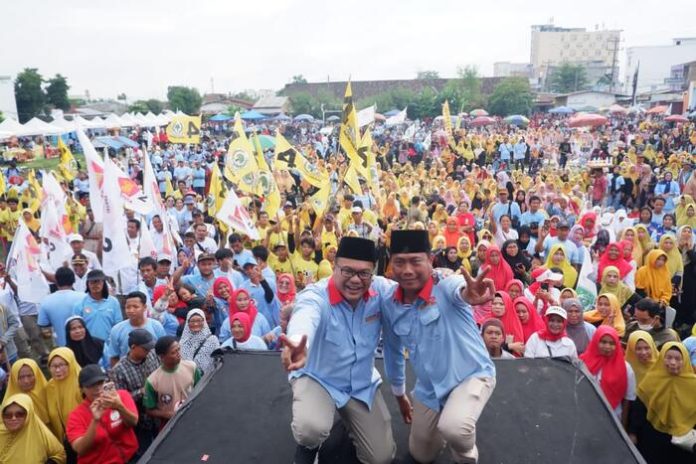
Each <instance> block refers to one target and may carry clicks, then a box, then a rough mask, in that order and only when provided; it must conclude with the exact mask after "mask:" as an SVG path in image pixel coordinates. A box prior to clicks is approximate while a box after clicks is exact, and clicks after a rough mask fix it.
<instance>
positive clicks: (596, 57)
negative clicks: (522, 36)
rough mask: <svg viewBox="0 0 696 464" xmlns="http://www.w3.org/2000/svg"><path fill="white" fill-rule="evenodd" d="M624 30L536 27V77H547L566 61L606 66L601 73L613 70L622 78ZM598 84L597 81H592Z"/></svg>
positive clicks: (616, 77)
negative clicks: (621, 60)
mask: <svg viewBox="0 0 696 464" xmlns="http://www.w3.org/2000/svg"><path fill="white" fill-rule="evenodd" d="M620 42H621V31H620V30H604V29H602V30H599V29H597V30H594V31H588V30H586V29H585V28H565V27H557V26H554V25H552V24H543V25H536V26H532V43H531V57H530V62H531V64H532V69H533V73H534V77H535V78H543V77H544V76H545V75H546V72H547V69H548V68H551V67H557V66H559V65H561V64H563V63H571V64H582V65H587V64H590V63H592V64H593V67H595V68H596V67H597V64H598V63H599V64H600V65H601V66H603V69H602V70H600V74H602V75H603V74H609V75H611V74H612V72H613V75H614V82H617V83H618V80H619V46H620ZM589 84H591V85H594V84H595V82H589Z"/></svg>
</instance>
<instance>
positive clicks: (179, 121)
mask: <svg viewBox="0 0 696 464" xmlns="http://www.w3.org/2000/svg"><path fill="white" fill-rule="evenodd" d="M167 137H168V138H169V141H170V142H171V143H194V144H198V143H200V141H201V117H200V116H178V115H177V116H174V118H173V119H172V122H170V123H169V125H168V126H167Z"/></svg>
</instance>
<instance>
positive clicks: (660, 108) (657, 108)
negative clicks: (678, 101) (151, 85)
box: [647, 105, 669, 114]
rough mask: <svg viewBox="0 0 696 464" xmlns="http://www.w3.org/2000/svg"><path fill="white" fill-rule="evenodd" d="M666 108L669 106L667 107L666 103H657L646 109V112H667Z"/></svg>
mask: <svg viewBox="0 0 696 464" xmlns="http://www.w3.org/2000/svg"><path fill="white" fill-rule="evenodd" d="M668 109H669V108H668V107H667V105H657V106H653V107H652V108H650V109H649V110H648V111H647V113H648V114H664V113H666V112H667V110H668Z"/></svg>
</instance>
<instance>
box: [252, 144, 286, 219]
mask: <svg viewBox="0 0 696 464" xmlns="http://www.w3.org/2000/svg"><path fill="white" fill-rule="evenodd" d="M252 138H253V141H254V151H255V152H256V163H257V164H258V166H259V172H258V176H257V179H256V194H257V195H259V196H261V197H263V200H264V209H265V210H266V212H267V213H268V215H269V216H271V217H274V216H275V215H276V214H277V213H278V211H279V210H280V191H279V190H278V185H277V184H276V181H275V177H273V173H272V172H271V170H270V169H269V168H268V163H266V159H265V158H264V156H263V149H262V148H261V141H260V140H259V137H258V135H256V133H254V135H253V136H252Z"/></svg>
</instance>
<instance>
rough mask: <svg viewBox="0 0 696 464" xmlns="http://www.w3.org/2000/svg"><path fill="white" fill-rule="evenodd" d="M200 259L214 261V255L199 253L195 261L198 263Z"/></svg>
mask: <svg viewBox="0 0 696 464" xmlns="http://www.w3.org/2000/svg"><path fill="white" fill-rule="evenodd" d="M201 261H215V255H213V254H210V253H201V254H200V255H198V259H197V260H196V262H197V263H200V262H201Z"/></svg>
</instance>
